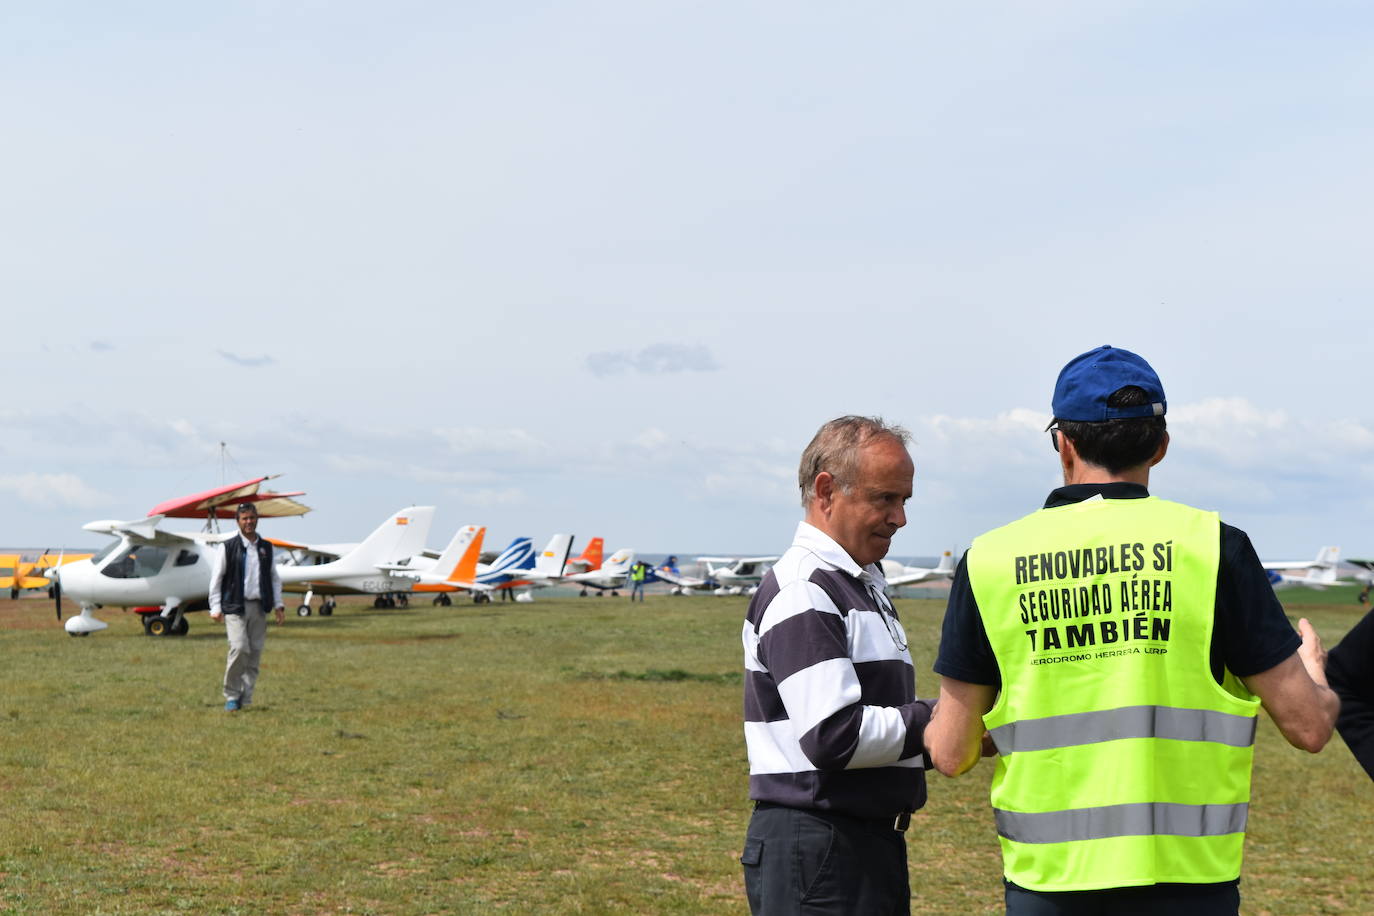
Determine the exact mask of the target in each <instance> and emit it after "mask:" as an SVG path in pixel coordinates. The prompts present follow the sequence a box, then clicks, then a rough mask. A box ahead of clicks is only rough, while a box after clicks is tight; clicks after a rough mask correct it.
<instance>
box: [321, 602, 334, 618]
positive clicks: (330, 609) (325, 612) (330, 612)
mask: <svg viewBox="0 0 1374 916" xmlns="http://www.w3.org/2000/svg"><path fill="white" fill-rule="evenodd" d="M320 616H321V617H332V616H334V602H333V601H326V602H325V603H324V604H322V605H320Z"/></svg>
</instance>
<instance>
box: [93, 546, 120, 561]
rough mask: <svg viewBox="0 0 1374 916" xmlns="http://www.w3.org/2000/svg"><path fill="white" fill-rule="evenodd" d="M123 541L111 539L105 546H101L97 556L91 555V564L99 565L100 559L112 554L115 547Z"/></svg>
mask: <svg viewBox="0 0 1374 916" xmlns="http://www.w3.org/2000/svg"><path fill="white" fill-rule="evenodd" d="M121 543H122V542H121V541H111V542H110V543H108V544H106V545H105V546H104V547H102V548H100V550H98V551H97V552H96V554H95V556H93V557H91V565H92V566H99V565H100V561H101V560H103V559H105V558H106V557H108V556H109V555H110V554H112V553H114V549H115V548H116V547H118V546H119V545H120V544H121Z"/></svg>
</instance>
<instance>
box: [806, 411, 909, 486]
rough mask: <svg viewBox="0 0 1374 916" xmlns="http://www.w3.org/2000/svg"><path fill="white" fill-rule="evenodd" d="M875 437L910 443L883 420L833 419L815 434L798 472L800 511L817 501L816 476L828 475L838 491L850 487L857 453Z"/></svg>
mask: <svg viewBox="0 0 1374 916" xmlns="http://www.w3.org/2000/svg"><path fill="white" fill-rule="evenodd" d="M876 436H891V437H892V438H893V439H896V440H897V441H898V442H900V443H901V444H902V445H903V446H905V445H906V444H907V443H908V442H909V441H911V433H909V432H907V431H906V430H905V429H903V428H902V427H900V426H896V425H894V424H890V423H887V422H885V421H884V420H883V418H882V417H856V416H853V415H850V416H845V417H836V418H835V419H833V420H831V421H830V422H828V423H826V424H825V425H823V426H822V427H821V428H820V429H819V430H817V432H816V435H815V438H813V439H812V440H811V444H810V445H808V446H807V447H806V450H805V451H803V452H802V456H801V467H800V469H799V470H798V471H797V480H798V482H799V483H800V484H801V504H802V508H803V509H806V508H809V507H810V506H811V500H812V499H814V498H815V497H816V475H817V474H819V473H820V472H821V471H829V472H830V476H832V477H834V478H835V483H836V485H838V486H839V487H840V488H842V489H844V490H848V489H849V488H850V487H852V486H853V485H854V478H855V476H856V475H857V474H858V470H859V449H860V448H862V447H863V446H865V445H866V444H868V442H869V440H871V439H873V438H874V437H876Z"/></svg>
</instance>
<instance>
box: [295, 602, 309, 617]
mask: <svg viewBox="0 0 1374 916" xmlns="http://www.w3.org/2000/svg"><path fill="white" fill-rule="evenodd" d="M296 616H297V617H309V616H310V605H308V604H302V605H301V606H300V607H298V608H296Z"/></svg>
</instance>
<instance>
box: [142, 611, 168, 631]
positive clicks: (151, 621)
mask: <svg viewBox="0 0 1374 916" xmlns="http://www.w3.org/2000/svg"><path fill="white" fill-rule="evenodd" d="M146 629H147V631H148V635H149V636H166V635H167V634H168V633H170V632H171V629H172V628H171V626H169V623H168V620H167V618H166V617H161V616H159V615H157V614H150V615H148V626H147V628H146Z"/></svg>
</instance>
